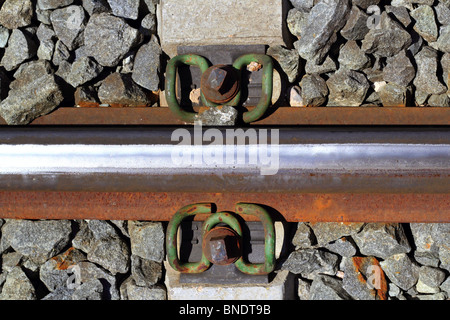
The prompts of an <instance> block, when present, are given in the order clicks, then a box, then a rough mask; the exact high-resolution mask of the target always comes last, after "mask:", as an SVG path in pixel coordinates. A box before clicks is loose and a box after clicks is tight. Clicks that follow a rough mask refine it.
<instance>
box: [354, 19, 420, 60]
mask: <svg viewBox="0 0 450 320" xmlns="http://www.w3.org/2000/svg"><path fill="white" fill-rule="evenodd" d="M411 43H412V38H411V35H410V34H409V33H408V32H407V31H406V30H405V29H404V28H403V26H402V25H401V24H400V23H398V22H396V21H394V20H392V19H391V18H390V17H389V15H388V14H387V13H386V12H385V11H384V12H383V13H382V14H381V20H380V28H373V29H371V30H370V31H369V32H368V33H367V35H366V36H365V37H364V40H363V41H362V45H361V49H362V50H364V51H365V52H366V53H369V54H374V55H376V56H379V57H392V56H395V55H396V54H397V53H399V52H400V51H402V50H403V49H407V48H408V47H409V46H410V45H411Z"/></svg>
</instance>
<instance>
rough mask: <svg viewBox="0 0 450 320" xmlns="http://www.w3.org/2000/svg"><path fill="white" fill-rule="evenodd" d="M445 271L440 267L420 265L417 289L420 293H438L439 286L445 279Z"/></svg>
mask: <svg viewBox="0 0 450 320" xmlns="http://www.w3.org/2000/svg"><path fill="white" fill-rule="evenodd" d="M445 277H446V275H445V272H444V271H443V270H441V269H439V268H433V267H428V266H423V267H420V269H419V280H418V281H417V284H416V289H417V291H418V292H420V293H438V292H439V291H440V289H439V286H440V285H441V283H442V282H444V280H445Z"/></svg>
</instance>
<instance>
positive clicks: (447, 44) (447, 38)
mask: <svg viewBox="0 0 450 320" xmlns="http://www.w3.org/2000/svg"><path fill="white" fill-rule="evenodd" d="M435 45H436V47H437V48H438V49H439V50H440V51H443V52H450V25H448V26H445V27H442V28H441V30H440V32H439V38H438V39H437V41H436V42H435Z"/></svg>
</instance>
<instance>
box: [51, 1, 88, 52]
mask: <svg viewBox="0 0 450 320" xmlns="http://www.w3.org/2000/svg"><path fill="white" fill-rule="evenodd" d="M50 20H51V21H52V25H53V29H54V30H55V33H56V36H57V37H58V39H59V40H61V41H62V42H63V43H64V44H65V45H66V46H67V48H68V49H69V50H74V49H76V48H78V47H79V46H80V45H82V44H83V42H84V36H83V32H84V29H85V26H86V21H87V16H86V13H85V11H84V9H83V7H82V6H76V5H71V6H68V7H64V8H61V9H56V10H54V11H53V12H52V13H51V15H50Z"/></svg>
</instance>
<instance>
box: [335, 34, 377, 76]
mask: <svg viewBox="0 0 450 320" xmlns="http://www.w3.org/2000/svg"><path fill="white" fill-rule="evenodd" d="M338 61H339V64H340V65H341V66H343V67H345V68H348V69H350V70H356V71H358V70H363V69H365V68H368V67H370V64H371V62H370V59H369V57H368V56H367V55H366V54H365V53H364V51H362V50H361V49H360V48H359V46H358V44H357V43H356V41H354V40H350V41H347V43H346V44H345V45H344V46H343V47H342V48H341V50H340V51H339V58H338Z"/></svg>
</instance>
